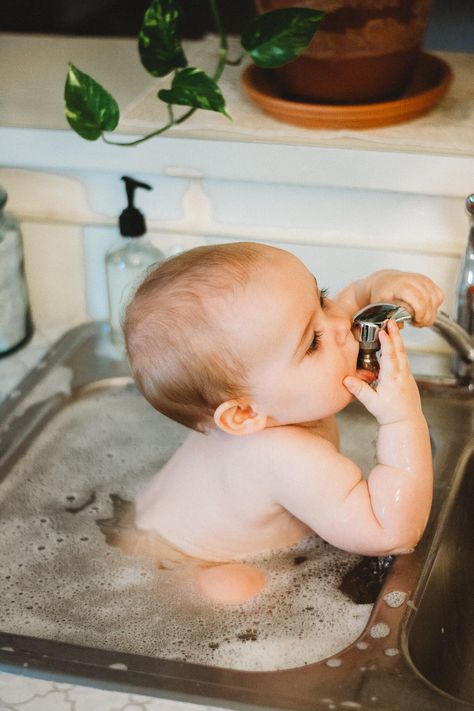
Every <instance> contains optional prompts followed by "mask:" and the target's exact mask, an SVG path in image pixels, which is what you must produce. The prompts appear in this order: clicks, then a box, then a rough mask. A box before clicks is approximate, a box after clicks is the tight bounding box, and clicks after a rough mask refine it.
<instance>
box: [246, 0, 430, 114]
mask: <svg viewBox="0 0 474 711" xmlns="http://www.w3.org/2000/svg"><path fill="white" fill-rule="evenodd" d="M255 4H256V7H257V10H258V11H259V12H268V11H270V10H276V9H279V8H283V7H311V8H315V9H317V10H322V11H323V12H325V13H326V15H325V17H324V19H323V21H322V23H321V25H320V28H319V30H318V31H317V33H316V35H315V37H314V39H313V41H312V42H311V44H310V46H309V47H308V49H307V50H306V52H305V53H304V54H303V55H302V56H301V57H299V58H298V59H296V60H295V61H293V62H290V63H289V64H286V65H285V66H283V67H280V68H279V69H274V70H272V71H274V72H275V76H276V78H277V81H278V83H279V85H280V88H281V90H282V91H283V92H284V93H285V95H286V96H287V97H288V98H297V99H303V100H309V101H312V102H317V103H333V104H334V103H336V104H337V103H340V104H360V103H368V102H372V101H386V100H390V99H393V98H397V97H399V96H400V95H401V94H402V93H403V91H404V89H405V88H406V87H407V85H408V84H409V82H410V79H411V77H412V75H413V72H414V69H415V66H416V61H417V58H418V56H419V53H420V49H421V46H422V44H423V38H424V34H425V30H426V26H427V24H428V17H429V10H430V4H431V2H430V0H255Z"/></svg>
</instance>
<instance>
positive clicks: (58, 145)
mask: <svg viewBox="0 0 474 711" xmlns="http://www.w3.org/2000/svg"><path fill="white" fill-rule="evenodd" d="M233 45H234V50H233V52H234V54H235V55H237V54H238V49H237V47H236V40H235V38H234V40H233ZM185 46H186V51H187V53H188V57H189V61H190V63H192V64H194V65H196V66H200V67H202V68H204V69H210V68H211V67H212V66H213V64H214V62H215V52H216V39H215V37H212V36H209V37H207V38H206V39H205V40H204V41H197V42H196V41H194V42H188V43H186V45H185ZM440 56H441V57H442V58H443V59H445V61H447V62H448V64H450V66H451V68H452V69H453V72H454V77H455V79H454V82H453V85H452V87H451V89H450V90H449V92H448V94H447V96H446V97H445V98H444V99H443V100H442V101H441V103H440V104H439V105H438V106H436V107H435V108H434V109H433V110H432V111H430V112H429V113H428V114H426V115H425V116H421V117H419V118H417V119H415V120H413V121H410V122H407V123H403V124H399V125H396V126H387V127H385V128H378V129H371V130H365V131H354V130H339V131H335V130H332V131H327V130H318V129H306V128H300V127H298V126H292V125H290V124H286V123H281V122H279V121H277V120H275V119H274V118H272V117H271V116H268V115H266V114H264V113H263V112H262V111H260V109H259V108H258V107H257V106H256V105H254V104H253V102H251V101H250V99H249V98H247V96H246V95H245V93H244V91H243V89H242V88H241V86H240V74H241V72H242V68H241V67H226V70H225V72H224V75H223V78H222V81H221V88H222V91H223V93H224V96H225V97H226V100H227V104H228V110H229V112H230V114H231V116H232V121H229V120H228V119H227V118H225V117H223V116H222V115H221V114H216V113H215V112H211V111H198V112H197V113H196V114H194V116H193V117H192V118H191V120H189V121H186V122H184V123H183V124H181V125H180V126H176V127H175V128H173V129H172V130H171V131H170V132H167V133H166V134H165V135H163V136H160V137H159V138H158V139H153V140H151V141H149V142H146V143H144V144H142V145H140V146H137V147H135V148H133V149H127V150H124V149H117V148H114V147H110V146H107V145H105V144H104V143H103V142H102V141H100V140H99V141H96V142H88V141H84V140H82V139H80V138H79V137H78V136H76V135H75V134H74V133H73V132H72V130H70V129H69V128H68V126H67V123H66V120H65V118H64V112H63V104H64V100H63V87H64V82H65V77H66V70H67V63H68V61H69V60H71V61H72V62H73V63H74V64H76V65H77V66H78V67H79V68H80V69H81V70H82V71H85V72H86V73H89V74H91V75H92V76H93V77H94V78H95V79H96V80H97V81H99V82H100V83H101V84H103V85H104V86H105V88H106V89H107V90H108V91H110V92H111V93H112V95H114V96H115V97H116V98H117V100H118V102H119V104H120V106H121V122H120V125H119V129H120V133H121V134H122V135H121V136H120V135H119V139H120V140H122V139H128V138H129V137H130V136H137V135H140V133H141V131H143V130H145V131H148V130H149V129H152V128H155V127H156V125H157V124H158V125H161V123H162V120H163V119H165V118H166V114H165V112H166V109H165V108H164V107H162V106H160V104H161V102H158V101H157V100H156V99H155V96H156V92H157V90H158V89H159V88H160V86H162V85H163V84H165V85H167V84H168V80H166V79H165V80H156V79H153V78H152V77H150V76H149V75H148V74H147V73H146V72H145V70H144V69H143V68H142V67H141V64H140V61H139V58H138V53H137V50H136V44H135V42H134V40H130V39H105V38H102V39H95V38H77V37H60V36H55V37H46V36H29V35H15V34H3V35H1V36H0V64H1V66H2V67H8V72H4V76H3V78H2V99H3V101H2V102H1V104H0V149H1V152H0V154H1V155H2V163H3V165H6V166H12V167H26V168H28V167H29V168H35V167H39V168H42V169H45V170H47V169H57V168H63V169H71V170H74V169H77V170H84V169H88V170H94V169H100V170H103V169H104V168H107V169H110V170H114V169H119V170H123V169H127V170H140V171H142V172H143V171H146V172H148V171H149V172H162V173H164V174H167V175H179V174H184V175H195V176H196V175H197V176H200V175H204V176H206V177H209V178H213V177H217V178H225V179H240V180H264V181H269V182H283V183H289V184H291V183H297V184H300V185H301V184H308V185H326V186H327V185H334V186H336V187H337V186H339V187H340V186H346V187H354V186H357V187H359V188H363V187H367V188H373V189H387V190H399V189H400V187H401V186H403V189H404V190H405V191H409V192H422V193H424V194H429V195H439V194H441V195H453V196H464V195H465V192H466V184H468V183H469V182H471V183H472V182H474V161H473V160H472V158H473V156H474V86H473V82H472V76H473V74H474V54H468V53H449V52H444V53H440ZM176 139H180V140H176ZM348 150H350V151H352V153H351V160H350V161H348V160H347V151H348ZM322 158H324V159H325V160H321V159H322ZM328 158H329V159H330V160H328Z"/></svg>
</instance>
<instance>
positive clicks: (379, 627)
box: [370, 622, 390, 639]
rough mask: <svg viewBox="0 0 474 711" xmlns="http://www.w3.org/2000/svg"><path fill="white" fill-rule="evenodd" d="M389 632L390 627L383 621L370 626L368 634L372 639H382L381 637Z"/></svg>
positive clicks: (386, 635)
mask: <svg viewBox="0 0 474 711" xmlns="http://www.w3.org/2000/svg"><path fill="white" fill-rule="evenodd" d="M389 634H390V627H389V626H388V625H387V624H386V623H385V622H377V624H375V625H372V627H371V628H370V636H371V637H373V638H374V639H382V638H383V637H388V635H389Z"/></svg>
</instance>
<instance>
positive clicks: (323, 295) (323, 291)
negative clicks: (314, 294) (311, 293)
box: [319, 289, 328, 309]
mask: <svg viewBox="0 0 474 711" xmlns="http://www.w3.org/2000/svg"><path fill="white" fill-rule="evenodd" d="M327 295H328V290H327V289H321V291H320V292H319V303H320V305H321V308H322V309H324V302H325V301H326V297H327Z"/></svg>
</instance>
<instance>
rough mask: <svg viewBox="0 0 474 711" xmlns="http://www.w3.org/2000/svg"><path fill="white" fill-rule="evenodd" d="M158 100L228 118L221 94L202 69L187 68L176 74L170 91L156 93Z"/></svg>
mask: <svg viewBox="0 0 474 711" xmlns="http://www.w3.org/2000/svg"><path fill="white" fill-rule="evenodd" d="M158 98H159V99H161V100H162V101H165V102H166V103H167V104H180V105H181V106H192V107H193V108H194V109H206V110H208V111H219V112H220V113H221V114H224V116H227V118H230V116H229V114H228V113H227V112H226V107H225V100H224V97H223V96H222V92H221V90H220V89H219V87H218V86H217V84H216V82H215V81H214V79H211V77H210V76H208V75H207V74H206V73H205V72H203V71H202V69H196V68H195V67H188V68H187V69H181V71H179V72H177V73H176V75H175V76H174V79H173V81H172V83H171V89H161V90H160V91H159V92H158Z"/></svg>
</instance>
